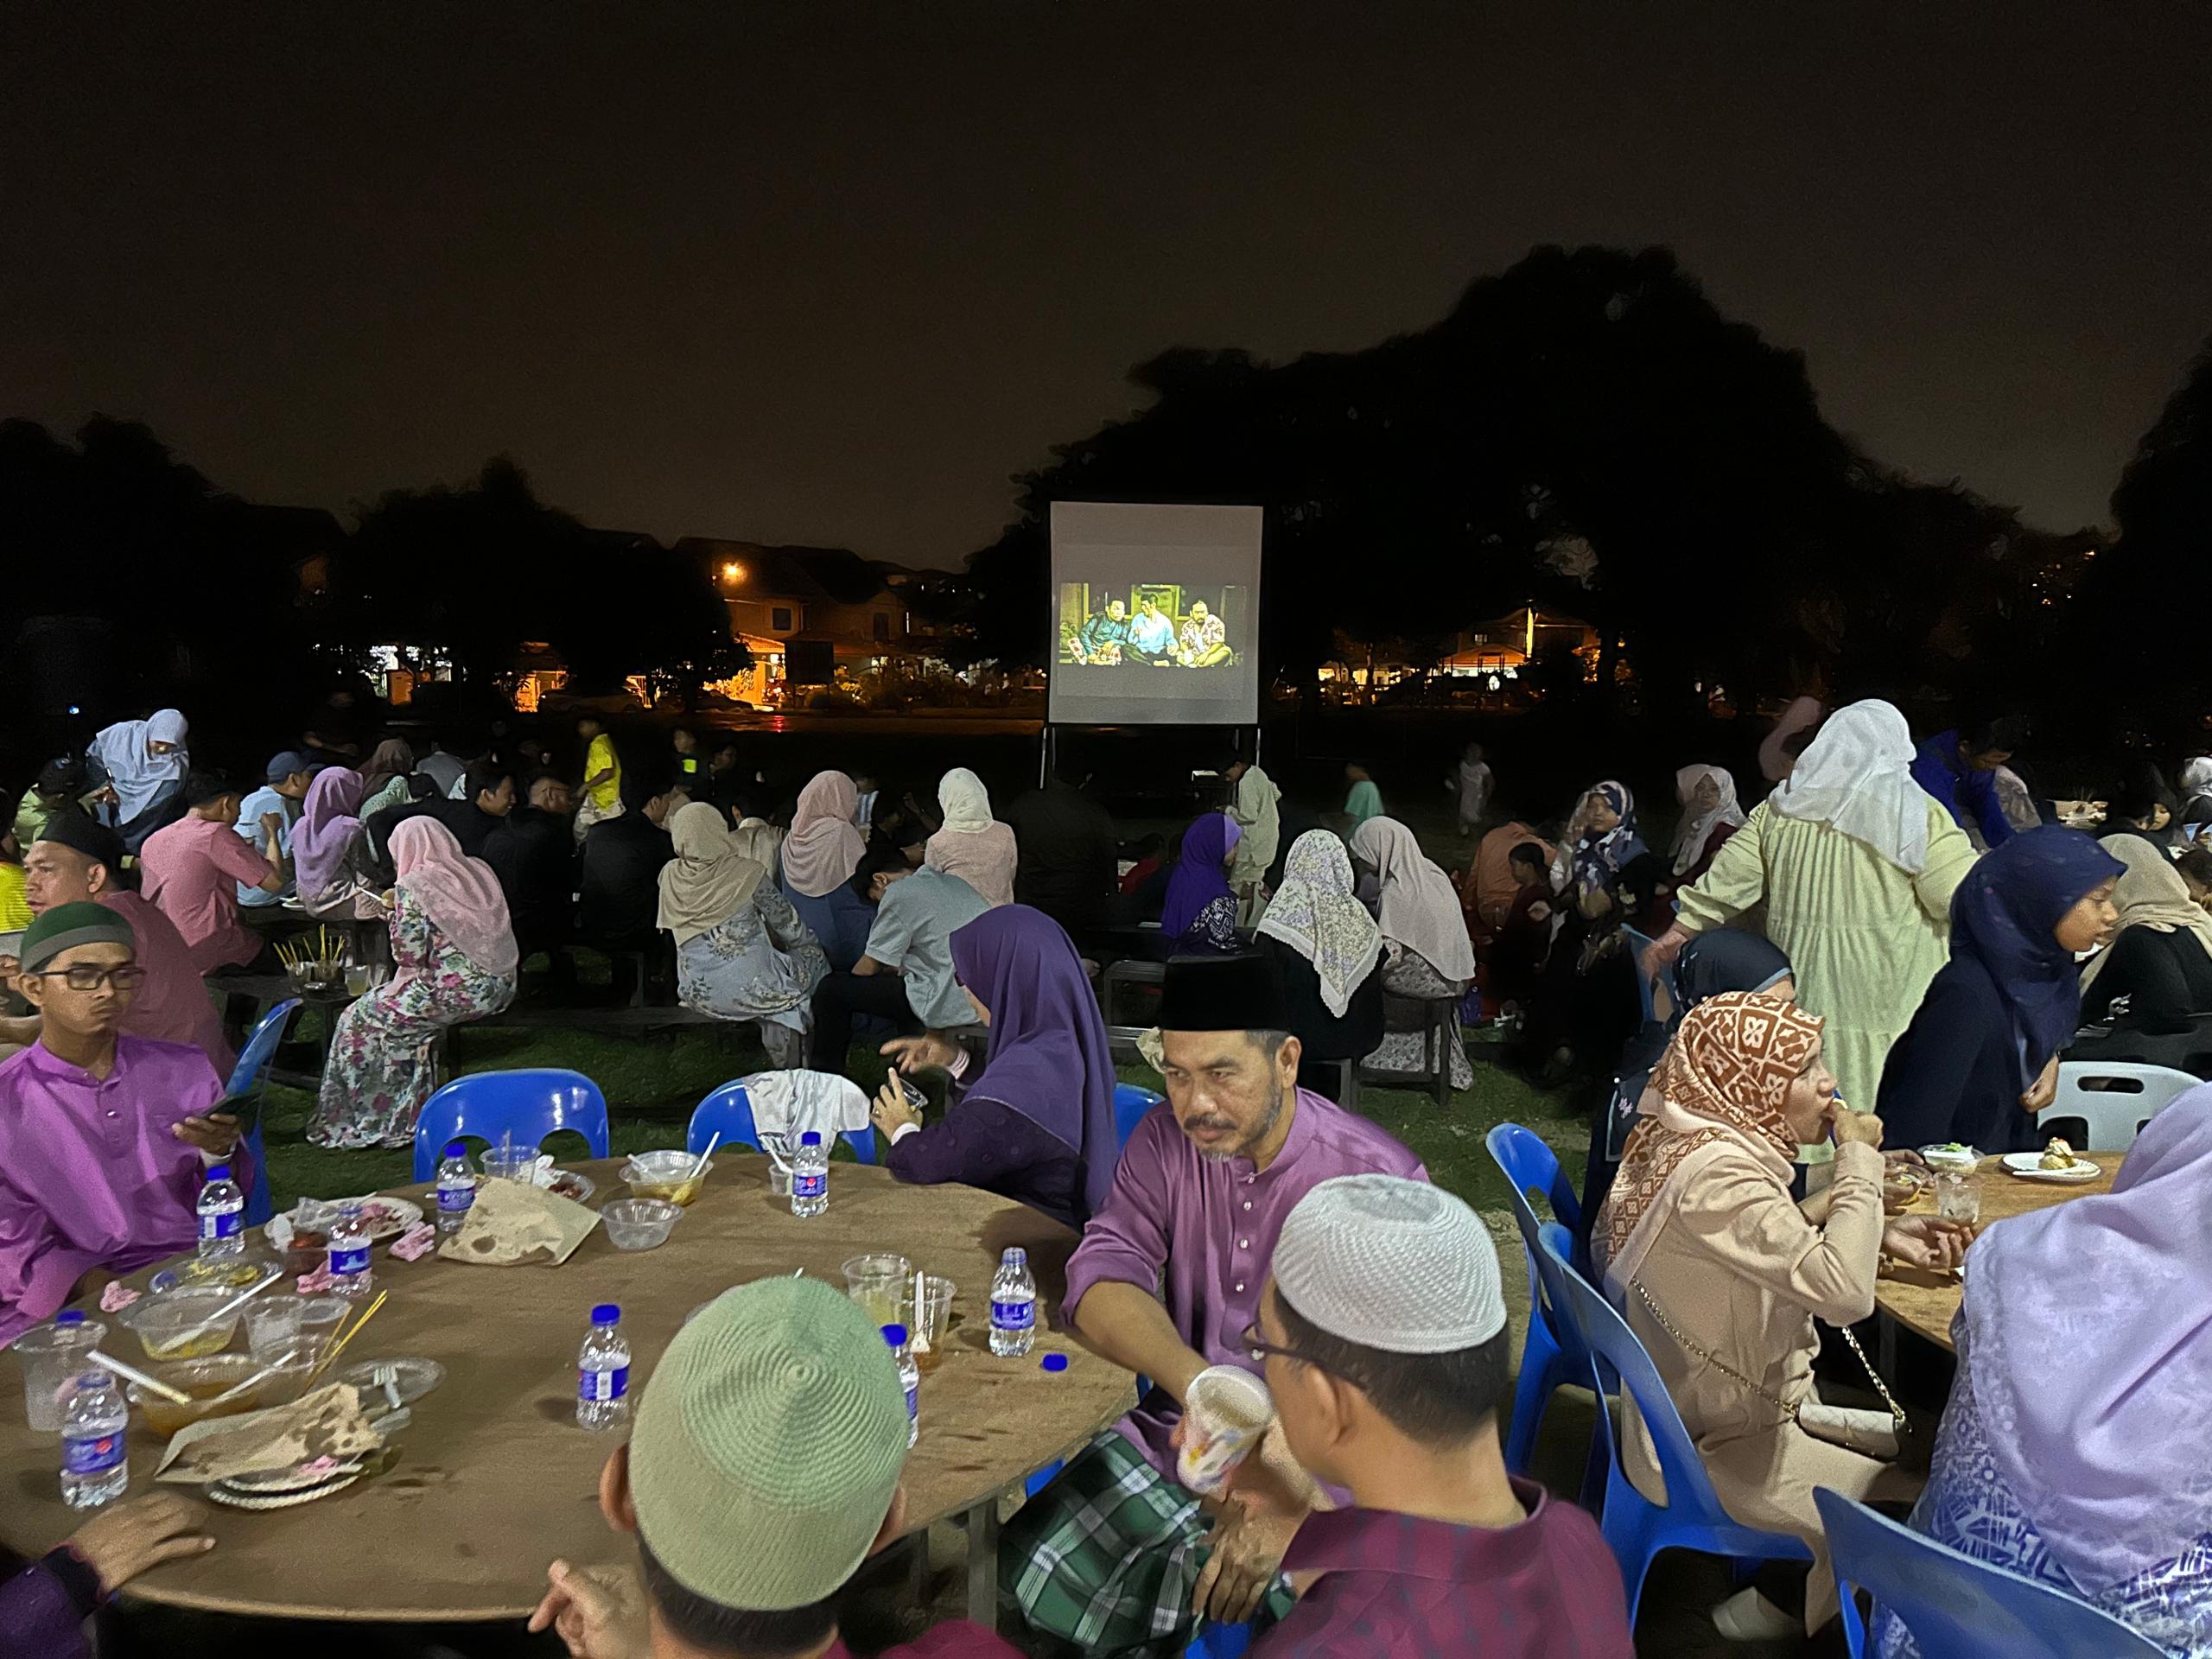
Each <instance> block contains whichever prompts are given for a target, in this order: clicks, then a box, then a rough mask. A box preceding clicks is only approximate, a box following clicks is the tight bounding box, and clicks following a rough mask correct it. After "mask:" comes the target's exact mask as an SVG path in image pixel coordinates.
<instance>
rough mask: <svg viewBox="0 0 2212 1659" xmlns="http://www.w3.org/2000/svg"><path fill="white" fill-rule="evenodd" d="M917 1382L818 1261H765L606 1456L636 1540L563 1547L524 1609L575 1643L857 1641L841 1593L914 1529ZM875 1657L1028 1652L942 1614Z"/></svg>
mask: <svg viewBox="0 0 2212 1659" xmlns="http://www.w3.org/2000/svg"><path fill="white" fill-rule="evenodd" d="M905 1464H906V1392H905V1390H904V1389H903V1388H902V1387H901V1386H900V1384H899V1368H898V1366H897V1364H896V1363H894V1362H893V1359H892V1357H891V1350H890V1349H889V1348H888V1347H887V1346H886V1345H885V1344H884V1340H883V1338H882V1335H881V1333H880V1332H878V1331H877V1330H876V1328H875V1326H874V1325H872V1324H871V1323H870V1322H869V1320H868V1315H867V1313H864V1312H863V1311H862V1310H861V1308H860V1307H859V1306H857V1305H855V1303H853V1302H851V1301H849V1300H847V1299H846V1298H845V1296H844V1295H843V1294H842V1293H841V1292H838V1291H836V1290H832V1289H831V1288H830V1287H829V1286H828V1285H825V1284H823V1282H822V1281H820V1280H818V1279H756V1280H755V1281H753V1282H752V1283H751V1284H749V1285H740V1286H739V1287H737V1288H736V1289H734V1290H728V1291H724V1292H723V1293H722V1294H721V1295H720V1296H719V1297H717V1298H715V1300H714V1301H712V1302H710V1303H709V1304H708V1305H707V1306H705V1307H704V1308H702V1309H701V1310H700V1312H699V1313H698V1314H697V1316H696V1317H695V1318H694V1319H691V1320H690V1323H688V1324H687V1325H684V1327H683V1329H682V1330H681V1331H679V1332H677V1334H676V1340H675V1341H673V1342H671V1344H669V1345H668V1351H667V1352H666V1353H665V1354H664V1355H663V1356H662V1357H661V1362H660V1363H659V1365H658V1366H657V1367H656V1368H655V1369H654V1371H653V1374H652V1382H651V1383H648V1384H647V1385H646V1388H645V1396H644V1398H643V1399H641V1400H640V1401H639V1403H638V1417H637V1426H636V1427H635V1428H634V1429H633V1430H632V1433H631V1435H630V1441H629V1444H628V1445H627V1446H618V1447H616V1448H615V1450H614V1452H613V1455H612V1456H610V1457H609V1458H608V1459H607V1465H606V1467H605V1468H604V1469H602V1470H601V1471H600V1477H599V1507H600V1511H601V1514H603V1515H604V1516H606V1517H607V1522H608V1524H609V1525H610V1526H612V1527H613V1529H614V1530H615V1531H616V1532H617V1533H626V1534H628V1535H632V1536H633V1537H635V1538H636V1539H637V1541H638V1542H637V1554H636V1558H635V1559H636V1561H637V1565H636V1567H632V1566H631V1565H630V1554H629V1551H628V1550H627V1549H626V1548H623V1547H621V1546H620V1545H618V1544H617V1543H616V1542H615V1541H614V1540H613V1539H611V1538H609V1539H605V1540H603V1541H601V1543H600V1544H598V1545H596V1546H588V1547H587V1548H588V1549H589V1552H590V1553H589V1555H588V1557H587V1558H586V1559H587V1560H588V1563H589V1564H583V1563H581V1562H571V1561H565V1560H561V1561H555V1562H554V1563H553V1564H552V1566H551V1567H550V1568H548V1569H547V1572H546V1578H547V1580H548V1581H549V1582H550V1586H551V1588H550V1590H549V1591H548V1592H546V1596H545V1599H544V1600H543V1602H541V1603H540V1604H539V1605H538V1608H537V1612H535V1613H534V1614H532V1615H531V1621H530V1628H531V1630H546V1629H548V1628H550V1629H551V1630H554V1631H555V1632H556V1633H557V1634H558V1635H559V1636H560V1637H561V1639H562V1640H563V1642H565V1643H568V1646H569V1653H570V1654H571V1655H572V1656H574V1659H851V1655H850V1654H849V1651H848V1650H847V1649H846V1647H845V1644H844V1643H843V1641H842V1639H840V1637H839V1636H838V1634H837V1597H838V1593H839V1592H841V1591H842V1589H843V1588H844V1586H845V1582H846V1580H849V1579H850V1578H851V1577H852V1576H853V1574H854V1573H855V1572H856V1571H858V1570H859V1567H860V1566H861V1562H863V1561H865V1560H868V1557H869V1556H870V1555H873V1554H874V1553H875V1552H876V1551H877V1550H879V1549H881V1548H883V1547H884V1546H885V1545H887V1544H888V1543H890V1542H891V1541H893V1540H894V1539H896V1538H897V1537H898V1536H899V1535H900V1534H901V1533H903V1532H904V1531H905V1530H906V1489H905V1488H904V1487H902V1486H901V1485H900V1484H899V1471H900V1469H901V1468H902V1467H903V1466H904V1465H905ZM884 1659H1019V1656H1017V1655H1016V1654H1015V1652H1014V1649H1012V1648H1010V1647H1008V1646H1007V1644H1006V1643H1003V1642H1001V1640H1000V1639H999V1638H998V1637H996V1636H995V1635H993V1634H992V1633H991V1632H990V1631H988V1630H983V1629H982V1628H981V1627H979V1626H977V1625H975V1624H968V1623H966V1622H965V1621H961V1622H958V1623H954V1624H940V1625H938V1627H937V1628H936V1629H935V1630H931V1631H930V1632H929V1633H928V1634H927V1635H925V1637H922V1638H921V1640H919V1641H918V1642H914V1643H908V1644H907V1645H906V1646H903V1647H897V1648H893V1649H889V1650H888V1652H887V1654H886V1655H885V1656H884Z"/></svg>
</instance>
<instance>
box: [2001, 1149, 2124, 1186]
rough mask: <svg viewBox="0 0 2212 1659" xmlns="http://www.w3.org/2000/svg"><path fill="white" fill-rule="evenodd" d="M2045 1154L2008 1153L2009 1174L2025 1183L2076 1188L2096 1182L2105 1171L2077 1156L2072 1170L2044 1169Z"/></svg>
mask: <svg viewBox="0 0 2212 1659" xmlns="http://www.w3.org/2000/svg"><path fill="white" fill-rule="evenodd" d="M2042 1162H2043V1154H2041V1153H2039V1152H2008V1153H2006V1154H2005V1170H2006V1171H2007V1173H2011V1174H2014V1175H2017V1176H2018V1177H2019V1178H2020V1179H2022V1180H2024V1181H2055V1182H2056V1183H2057V1184H2058V1185H2061V1186H2075V1185H2079V1184H2080V1183H2082V1182H2083V1181H2094V1180H2095V1179H2097V1177H2098V1176H2100V1175H2101V1174H2103V1173H2104V1171H2103V1170H2102V1169H2101V1168H2100V1167H2098V1166H2096V1165H2094V1164H2093V1163H2091V1162H2090V1161H2089V1160H2088V1159H2086V1158H2083V1157H2082V1156H2080V1155H2079V1154H2076V1155H2075V1160H2074V1165H2073V1167H2072V1168H2070V1169H2044V1168H2041V1167H2039V1166H2040V1165H2041V1164H2042Z"/></svg>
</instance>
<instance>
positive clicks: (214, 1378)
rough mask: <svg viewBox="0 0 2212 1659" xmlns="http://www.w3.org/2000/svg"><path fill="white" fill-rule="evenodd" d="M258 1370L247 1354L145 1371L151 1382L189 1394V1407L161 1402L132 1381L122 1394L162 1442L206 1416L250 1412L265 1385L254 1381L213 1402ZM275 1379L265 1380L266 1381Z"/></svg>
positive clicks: (252, 1358) (174, 1362)
mask: <svg viewBox="0 0 2212 1659" xmlns="http://www.w3.org/2000/svg"><path fill="white" fill-rule="evenodd" d="M260 1369H261V1363H260V1362H259V1361H257V1360H256V1359H255V1358H254V1357H253V1356H252V1355H251V1354H215V1355H212V1356H210V1357H207V1358H205V1359H183V1360H173V1361H171V1362H169V1363H167V1364H161V1365H154V1366H151V1367H149V1368H148V1370H147V1375H148V1376H151V1377H152V1378H154V1380H155V1381H156V1382H158V1383H168V1385H169V1387H171V1388H173V1389H176V1390H177V1391H178V1392H180V1393H181V1394H188V1395H191V1396H192V1400H191V1403H190V1404H189V1405H180V1404H179V1403H178V1402H175V1401H174V1400H165V1399H163V1398H162V1396H161V1395H158V1394H155V1393H152V1392H150V1391H149V1390H148V1389H143V1388H141V1387H139V1386H138V1384H137V1383H131V1384H130V1386H129V1388H128V1389H126V1392H127V1393H128V1394H129V1395H130V1403H131V1404H133V1405H135V1406H137V1408H138V1413H139V1415H141V1416H142V1417H143V1418H144V1419H145V1420H146V1427H148V1428H149V1429H151V1430H152V1431H153V1432H154V1433H156V1434H159V1435H162V1437H163V1438H165V1439H166V1438H167V1437H168V1436H169V1435H171V1434H174V1433H176V1432H177V1430H179V1429H180V1428H183V1427H186V1426H187V1425H188V1424H191V1423H197V1422H200V1421H204V1420H205V1419H207V1418H209V1417H235V1416H238V1415H239V1414H242V1413H245V1412H249V1411H252V1410H254V1409H255V1408H257V1407H258V1406H259V1405H260V1404H261V1403H262V1400H261V1395H262V1393H263V1390H264V1388H265V1387H266V1386H267V1385H266V1383H255V1384H254V1385H253V1387H251V1388H250V1389H245V1390H244V1391H242V1392H241V1393H238V1394H237V1395H232V1397H231V1398H230V1399H228V1400H226V1401H224V1402H222V1403H221V1404H220V1405H216V1404H214V1403H213V1402H214V1401H215V1398H216V1396H217V1395H222V1394H226V1393H228V1392H229V1391H230V1390H231V1389H233V1388H235V1387H237V1386H238V1384H239V1383H243V1382H245V1380H246V1378H248V1377H249V1376H252V1375H253V1374H254V1373H255V1372H256V1371H257V1370H260ZM268 1381H269V1382H270V1383H273V1382H276V1381H277V1378H276V1377H270V1379H268Z"/></svg>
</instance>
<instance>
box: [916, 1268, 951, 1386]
mask: <svg viewBox="0 0 2212 1659" xmlns="http://www.w3.org/2000/svg"><path fill="white" fill-rule="evenodd" d="M916 1281H919V1288H918V1289H917V1288H916ZM955 1288H956V1287H955V1286H954V1284H953V1282H952V1281H951V1280H950V1279H944V1278H939V1277H938V1275H937V1274H933V1273H918V1274H915V1275H914V1276H913V1278H912V1279H909V1280H908V1281H906V1291H907V1296H906V1301H907V1307H906V1320H905V1324H906V1330H907V1333H908V1337H909V1340H910V1343H911V1346H910V1347H909V1349H908V1351H909V1352H910V1353H912V1355H913V1357H914V1364H915V1367H916V1369H918V1370H924V1371H933V1370H937V1368H938V1365H939V1364H940V1363H942V1362H943V1361H944V1340H945V1332H946V1330H947V1329H948V1328H949V1327H950V1325H951V1323H952V1293H953V1291H954V1289H955Z"/></svg>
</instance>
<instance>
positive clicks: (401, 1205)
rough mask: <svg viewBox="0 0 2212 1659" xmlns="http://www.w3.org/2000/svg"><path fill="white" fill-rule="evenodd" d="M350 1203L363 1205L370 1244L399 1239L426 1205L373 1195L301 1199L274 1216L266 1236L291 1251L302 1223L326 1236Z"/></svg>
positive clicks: (271, 1241) (418, 1217)
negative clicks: (296, 1229) (297, 1230)
mask: <svg viewBox="0 0 2212 1659" xmlns="http://www.w3.org/2000/svg"><path fill="white" fill-rule="evenodd" d="M348 1204H358V1205H360V1206H361V1219H362V1220H364V1221H365V1222H367V1223H368V1224H369V1242H370V1243H372V1244H381V1243H384V1242H385V1240H386V1239H388V1238H397V1237H398V1236H400V1235H401V1234H402V1233H404V1232H405V1231H406V1230H408V1229H409V1228H410V1227H413V1226H416V1224H419V1223H420V1222H421V1221H422V1219H423V1206H422V1205H419V1204H414V1203H410V1201H409V1200H407V1199H405V1198H385V1197H382V1196H379V1195H374V1194H372V1195H370V1196H368V1197H365V1198H327V1199H326V1198H302V1199H301V1200H300V1201H299V1203H298V1204H296V1205H294V1206H293V1207H292V1208H291V1209H289V1210H288V1211H285V1212H284V1213H283V1215H281V1216H271V1217H270V1218H269V1225H268V1226H267V1227H265V1228H264V1229H263V1230H262V1231H263V1236H264V1237H266V1238H267V1239H268V1241H269V1242H270V1244H272V1245H274V1246H275V1247H276V1248H277V1249H280V1250H282V1249H289V1248H290V1245H291V1242H292V1232H293V1230H294V1229H295V1228H296V1227H299V1226H301V1225H302V1224H305V1225H306V1226H307V1227H308V1230H310V1231H314V1232H319V1233H322V1234H324V1235H325V1236H327V1235H328V1233H329V1231H330V1224H331V1223H333V1222H334V1221H336V1220H337V1219H338V1211H339V1207H340V1205H348Z"/></svg>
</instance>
